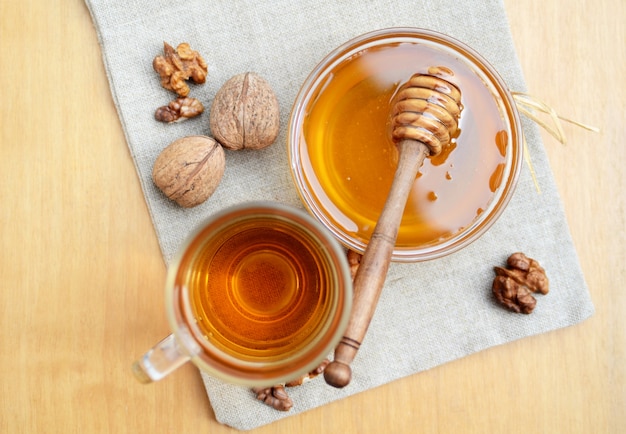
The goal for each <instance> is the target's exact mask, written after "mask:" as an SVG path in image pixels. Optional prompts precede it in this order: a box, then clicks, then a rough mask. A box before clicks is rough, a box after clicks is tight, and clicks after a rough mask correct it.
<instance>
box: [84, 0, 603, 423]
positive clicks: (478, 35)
mask: <svg viewBox="0 0 626 434" xmlns="http://www.w3.org/2000/svg"><path fill="white" fill-rule="evenodd" d="M86 4H87V6H88V8H89V10H90V12H91V15H92V18H93V22H94V24H95V29H96V32H97V34H98V38H99V42H100V46H101V50H102V55H103V59H104V64H105V68H106V72H107V74H108V79H109V82H110V87H111V92H112V95H113V99H114V101H115V104H116V107H117V110H118V114H119V118H120V120H121V123H122V126H123V129H124V132H125V135H126V140H127V144H128V147H129V149H130V152H131V154H132V158H133V160H134V162H135V165H136V169H137V174H138V176H139V179H140V181H141V185H142V188H143V192H144V194H145V199H146V201H147V204H148V208H149V210H150V213H151V217H152V221H153V223H154V226H155V228H156V233H157V236H158V239H159V243H160V247H161V249H162V253H163V256H164V258H165V261H166V262H169V260H170V258H171V257H172V255H173V254H174V252H175V251H176V249H177V247H178V246H179V244H180V243H181V241H182V240H183V239H184V237H185V236H186V235H187V234H188V232H189V231H190V230H191V228H193V227H194V226H195V225H196V224H198V223H199V222H200V221H201V220H202V219H203V218H205V217H206V216H207V215H209V214H212V213H213V212H215V211H217V210H219V209H222V208H224V207H226V206H229V205H234V204H237V203H240V202H244V201H248V200H272V201H278V202H282V203H286V204H290V205H293V206H297V207H302V204H301V203H300V201H299V197H298V195H297V193H296V189H295V187H294V185H293V182H292V180H291V175H290V172H289V164H288V160H287V149H286V144H285V141H286V127H287V122H288V116H289V112H290V110H291V107H292V104H293V101H294V99H295V96H296V94H297V92H298V90H299V87H300V85H301V84H302V83H303V81H304V80H305V78H306V77H307V75H308V74H309V72H310V71H311V70H312V69H313V68H314V66H315V65H316V64H317V63H318V62H319V61H320V60H321V59H322V58H323V57H324V56H325V55H326V54H328V53H329V52H330V51H332V50H333V49H334V48H336V47H337V46H339V45H341V44H343V43H344V42H346V41H348V40H349V39H352V38H353V37H356V36H358V35H360V34H363V33H366V32H369V31H372V30H377V29H382V28H387V27H400V26H405V27H419V28H426V29H430V30H435V31H438V32H441V33H446V34H448V35H450V36H452V37H454V38H456V39H458V40H460V41H462V42H464V43H466V44H467V45H469V46H471V47H472V48H474V49H475V50H477V51H478V52H479V53H481V54H482V55H483V56H484V57H485V58H486V59H487V61H489V62H490V63H491V64H492V65H493V66H494V67H495V68H496V69H497V70H498V71H499V73H500V75H501V76H502V77H503V79H504V80H505V82H506V83H507V84H508V86H509V88H510V89H512V90H517V91H524V90H525V83H524V79H523V74H522V71H521V68H520V65H519V63H518V60H517V58H516V53H515V50H514V47H513V43H512V39H511V35H510V31H509V28H508V23H507V18H506V14H505V10H504V6H503V4H502V1H501V0H483V1H475V0H413V1H408V0H359V1H353V0H346V1H340V2H337V1H334V0H301V1H297V2H295V1H289V0H260V1H254V2H252V1H235V2H233V1H226V0H210V1H209V0H205V1H202V0H189V1H185V2H172V1H164V0H124V1H111V0H86ZM164 41H166V42H168V43H170V44H171V45H173V46H176V45H177V44H179V43H180V42H189V43H190V45H191V47H192V48H193V49H195V50H198V51H199V52H200V53H201V54H202V55H203V57H204V58H205V60H206V61H207V63H208V65H209V74H208V79H207V83H205V84H204V85H201V86H195V85H191V86H192V90H191V95H192V96H194V97H196V98H198V99H200V100H201V101H202V102H203V103H204V104H205V106H206V107H207V108H209V107H210V103H211V101H212V99H213V97H214V96H215V93H216V91H217V90H218V89H219V87H221V85H222V84H223V83H224V82H225V81H226V80H227V79H228V78H230V77H231V76H233V75H235V74H238V73H241V72H246V71H255V72H257V73H259V74H260V75H261V76H263V77H264V78H266V79H267V80H268V81H269V83H270V84H271V86H272V87H273V88H274V90H275V91H276V94H277V96H278V99H279V103H280V109H281V123H282V125H281V130H280V134H279V137H278V139H277V141H276V143H275V144H273V145H272V146H270V147H269V148H266V149H264V150H262V151H250V152H247V151H242V152H231V151H228V152H227V155H226V160H227V162H226V173H225V175H224V178H223V180H222V182H221V184H220V186H219V188H218V189H217V191H216V192H215V193H214V195H213V196H212V197H211V198H210V199H209V200H208V201H207V202H205V203H204V204H202V205H200V206H198V207H196V208H193V209H182V208H180V207H178V206H177V205H176V204H175V203H173V202H171V201H169V200H168V199H166V198H165V197H164V196H163V195H162V194H161V193H160V192H159V191H158V190H157V189H156V187H155V186H154V185H153V183H152V180H151V170H152V165H153V163H154V161H155V159H156V157H157V155H158V154H159V153H160V152H161V150H162V149H163V148H165V147H166V146H167V145H168V144H169V143H171V142H172V141H173V140H175V139H177V138H180V137H182V136H186V135H193V134H205V135H210V131H209V127H208V113H207V112H208V110H207V111H206V112H205V113H204V114H203V115H202V116H200V117H199V118H194V119H191V120H188V121H186V122H183V123H180V124H172V125H166V124H162V123H159V122H157V121H155V120H154V117H153V115H154V111H155V109H156V108H157V107H158V106H162V105H166V104H167V103H168V102H169V101H170V100H171V99H173V94H172V93H171V92H169V91H167V90H165V89H163V88H162V87H161V86H160V83H159V78H158V76H157V74H156V73H155V72H154V71H153V69H152V59H153V58H154V57H155V56H156V55H158V54H160V53H161V52H162V47H163V42H164ZM523 127H524V134H525V137H526V139H527V143H528V150H529V151H530V155H531V158H532V161H533V167H534V169H535V172H536V174H537V181H538V183H539V186H540V190H541V193H539V192H538V191H537V189H536V188H535V185H534V183H533V180H532V178H531V176H530V172H529V170H528V167H526V166H525V167H524V169H523V172H522V174H521V178H520V181H519V184H518V187H517V190H516V192H515V194H514V197H513V199H512V200H511V202H510V204H509V205H508V207H507V209H506V211H505V212H504V214H503V215H502V216H501V217H500V219H499V220H498V222H497V223H496V224H495V225H494V226H493V227H492V228H491V229H490V230H489V231H488V232H487V233H486V234H485V235H484V236H483V237H481V238H480V239H479V240H478V241H476V242H474V243H473V244H472V245H470V246H469V247H467V248H465V249H463V250H462V251H460V252H457V253H455V254H453V255H450V256H448V257H445V258H443V259H437V260H434V261H429V262H424V263H413V264H392V266H391V269H390V271H389V275H388V277H387V280H386V283H385V288H384V290H383V294H382V296H381V299H380V302H379V305H378V307H377V311H376V314H375V316H374V318H373V320H372V323H371V326H370V328H369V331H368V334H367V336H366V338H365V340H364V342H363V345H362V347H361V350H360V351H359V354H358V355H357V357H356V360H355V361H354V364H353V380H352V382H351V384H350V385H349V386H347V387H346V388H344V389H342V390H337V389H334V388H331V387H329V386H327V385H326V384H325V383H324V381H323V379H318V380H315V381H312V382H309V383H307V384H306V385H304V386H301V387H296V388H291V389H289V393H290V395H291V396H292V398H293V401H294V407H293V409H292V410H291V411H290V412H289V413H282V412H278V411H276V410H274V409H272V408H269V407H267V406H266V405H265V404H263V403H260V402H258V401H256V399H255V397H254V394H253V393H252V392H251V391H250V390H249V389H247V388H242V387H236V386H232V385H229V384H223V383H222V382H220V381H218V380H215V379H213V378H210V377H208V376H206V375H204V374H202V379H203V381H204V384H205V386H206V390H207V393H208V396H209V399H210V401H211V405H212V407H213V409H214V411H215V416H216V418H217V420H218V421H219V422H221V423H224V424H228V425H230V426H233V427H236V428H239V429H251V428H254V427H257V426H260V425H263V424H267V423H270V422H272V421H275V420H277V419H279V418H282V417H287V416H290V415H294V414H297V413H300V412H303V411H306V410H308V409H311V408H314V407H316V406H320V405H323V404H326V403H328V402H331V401H333V400H337V399H341V398H343V397H346V396H349V395H352V394H355V393H358V392H360V391H363V390H366V389H369V388H373V387H376V386H379V385H381V384H384V383H387V382H390V381H393V380H396V379H399V378H402V377H405V376H408V375H411V374H414V373H416V372H420V371H424V370H426V369H429V368H432V367H434V366H437V365H439V364H442V363H445V362H449V361H451V360H454V359H458V358H461V357H464V356H466V355H469V354H471V353H474V352H476V351H480V350H482V349H485V348H488V347H491V346H494V345H500V344H504V343H506V342H510V341H513V340H516V339H520V338H523V337H526V336H531V335H535V334H538V333H544V332H548V331H550V330H554V329H558V328H561V327H566V326H569V325H572V324H576V323H578V322H580V321H582V320H584V319H586V318H588V317H589V316H590V315H592V313H593V304H592V302H591V299H590V296H589V292H588V288H587V286H586V283H585V280H584V277H583V275H582V272H581V269H580V265H579V262H578V259H577V255H576V251H575V249H574V246H573V244H572V240H571V237H570V234H569V229H568V226H567V223H566V220H565V217H564V213H563V209H562V206H561V202H560V198H559V196H558V192H557V190H556V187H555V183H554V180H553V178H552V174H551V171H550V167H549V164H548V161H547V158H546V155H545V153H544V150H543V145H542V143H541V139H540V136H539V134H538V129H537V127H536V126H535V125H534V124H533V123H532V122H529V121H526V120H525V121H524V126H523ZM515 251H523V252H525V253H526V254H528V255H529V256H530V257H533V258H535V259H537V260H538V261H539V262H540V263H541V264H542V265H543V266H544V267H545V269H546V270H547V272H548V276H549V278H550V280H551V282H550V283H551V292H550V293H549V294H548V295H546V296H540V297H539V300H538V305H537V308H536V309H535V311H534V312H533V314H532V315H528V316H527V315H516V314H512V313H509V312H508V311H506V310H504V309H502V308H500V307H499V306H497V305H496V304H495V302H494V300H493V298H492V295H491V282H492V280H493V276H494V274H493V269H492V267H493V266H494V265H502V264H503V263H504V261H505V260H506V258H507V257H508V255H510V254H511V253H513V252H515Z"/></svg>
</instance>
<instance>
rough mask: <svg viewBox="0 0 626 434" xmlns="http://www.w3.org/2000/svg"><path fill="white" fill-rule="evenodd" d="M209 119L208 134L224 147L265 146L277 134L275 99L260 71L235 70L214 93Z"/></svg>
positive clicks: (277, 118) (277, 123)
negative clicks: (237, 71) (240, 71)
mask: <svg viewBox="0 0 626 434" xmlns="http://www.w3.org/2000/svg"><path fill="white" fill-rule="evenodd" d="M209 122H210V127H211V133H212V135H213V136H214V137H215V139H216V140H217V141H218V142H220V144H222V146H224V147H225V148H228V149H231V150H239V149H261V148H265V147H266V146H269V145H271V144H272V143H274V141H275V140H276V137H277V136H278V129H279V124H280V109H279V106H278V99H277V98H276V94H275V93H274V91H273V90H272V88H271V87H270V85H269V83H268V82H267V81H266V80H265V79H264V78H263V77H261V76H260V75H258V74H256V73H254V72H246V73H243V74H239V75H236V76H234V77H232V78H231V79H229V80H228V81H227V82H226V83H224V85H223V86H222V87H221V89H220V90H219V91H218V92H217V94H216V95H215V99H214V100H213V104H212V106H211V114H210V119H209Z"/></svg>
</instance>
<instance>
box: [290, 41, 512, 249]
mask: <svg viewBox="0 0 626 434" xmlns="http://www.w3.org/2000/svg"><path fill="white" fill-rule="evenodd" d="M429 66H445V67H448V68H450V69H451V70H452V71H453V72H454V74H455V76H454V77H453V78H452V79H451V80H450V81H451V82H452V83H454V84H455V85H457V86H458V87H459V88H460V89H461V93H462V104H463V111H462V113H461V119H460V122H459V128H460V133H459V135H458V136H457V137H456V138H454V139H453V140H452V142H451V144H450V145H449V146H448V147H447V148H445V149H444V151H443V152H442V153H441V154H440V155H438V156H437V157H429V158H427V159H426V161H425V163H424V165H423V166H422V168H421V169H420V171H419V173H418V175H417V178H416V181H415V183H414V185H413V187H412V190H411V193H410V196H409V199H408V202H407V205H406V208H405V211H404V216H403V219H402V225H401V228H400V230H399V233H398V240H397V243H396V245H397V247H410V248H414V247H419V246H425V245H430V244H436V243H438V242H441V241H442V240H446V239H449V238H450V237H452V236H454V235H455V234H457V233H458V232H459V231H461V230H462V229H463V228H465V227H467V226H468V225H471V224H472V222H473V221H474V220H475V219H476V217H477V216H478V215H480V214H481V213H482V212H483V211H484V210H485V209H486V208H487V207H488V205H489V203H490V201H491V200H492V198H493V197H494V193H495V191H496V189H497V188H498V187H499V186H500V184H501V182H502V177H503V171H504V168H505V165H506V152H507V143H508V142H509V138H508V135H507V133H506V127H505V123H504V121H503V119H502V115H501V113H500V112H499V109H498V107H497V105H496V103H495V102H494V98H495V96H494V95H493V94H492V92H491V90H490V88H489V87H488V86H486V85H485V83H484V82H483V81H482V79H481V78H480V77H478V76H477V75H476V74H475V73H474V72H473V71H472V70H470V69H469V68H468V66H467V65H465V64H464V63H462V61H460V60H457V59H456V58H455V57H453V56H450V55H448V54H447V53H443V52H441V51H440V50H437V49H434V48H432V47H429V46H426V45H422V44H419V43H390V44H387V45H383V46H377V47H371V48H366V49H364V50H362V51H360V52H359V53H357V54H354V55H353V56H351V57H350V58H348V59H346V60H345V61H343V62H341V63H340V64H338V65H337V66H336V67H334V69H333V70H332V71H331V72H330V74H328V76H327V77H326V78H325V81H324V82H323V83H322V84H321V85H320V86H319V88H320V90H319V91H318V93H317V94H315V95H313V97H312V98H311V99H310V100H309V103H308V106H307V107H306V115H305V119H304V123H303V135H302V139H301V140H302V141H301V144H300V146H301V147H303V149H304V150H303V151H302V154H303V156H302V158H303V160H304V161H303V167H304V172H305V178H306V182H307V183H308V185H309V188H310V189H311V190H312V191H313V192H314V196H315V197H316V200H317V201H318V203H319V204H320V206H321V207H322V208H324V209H325V210H326V213H327V216H326V217H327V218H328V220H329V221H330V223H331V225H332V226H335V227H337V228H339V229H340V230H341V231H342V232H344V233H346V234H348V235H349V236H350V237H353V238H356V239H359V240H362V241H363V242H364V243H367V240H368V239H369V236H370V235H371V233H372V231H373V230H374V226H375V224H376V221H377V219H378V216H379V214H380V212H381V210H382V208H383V206H384V203H385V200H386V198H387V193H388V191H389V189H390V186H391V183H392V180H393V176H394V173H395V169H396V166H397V159H398V151H397V148H396V146H395V144H394V143H393V142H392V141H391V138H390V131H389V129H390V122H389V121H390V119H389V113H390V111H391V108H392V106H391V104H392V98H393V95H394V92H396V91H397V89H398V87H399V86H400V85H402V83H404V82H405V81H406V80H408V79H409V78H410V77H411V76H412V75H413V74H414V73H416V72H425V71H427V69H428V67H429Z"/></svg>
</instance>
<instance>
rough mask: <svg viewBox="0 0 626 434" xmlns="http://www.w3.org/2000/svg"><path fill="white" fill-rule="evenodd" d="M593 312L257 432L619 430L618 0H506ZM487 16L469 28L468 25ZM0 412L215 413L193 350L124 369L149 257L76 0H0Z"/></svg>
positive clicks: (124, 425)
mask: <svg viewBox="0 0 626 434" xmlns="http://www.w3.org/2000/svg"><path fill="white" fill-rule="evenodd" d="M505 4H506V9H507V13H508V16H509V20H510V24H511V28H512V32H513V37H514V41H515V45H516V49H517V52H518V56H519V59H520V61H521V63H522V66H523V70H524V73H525V76H526V79H527V83H528V86H529V91H530V93H532V94H533V95H535V96H538V97H540V98H541V99H542V100H544V101H546V102H548V103H549V104H550V105H552V106H553V107H555V108H556V109H557V110H558V111H559V113H561V114H563V115H565V116H568V117H571V118H573V119H576V120H580V121H584V122H586V123H589V124H591V125H595V126H597V127H599V128H600V129H601V132H600V133H592V132H587V131H584V130H582V129H579V128H576V127H573V126H569V125H565V132H566V134H567V136H568V138H569V142H568V144H567V145H566V146H563V145H561V144H559V143H557V142H556V141H555V140H554V139H552V138H551V137H550V136H548V135H547V134H544V142H545V147H546V148H547V152H548V154H549V158H550V162H551V165H552V169H553V171H554V175H555V178H556V182H557V184H558V189H559V192H560V194H561V196H562V199H563V203H564V207H565V211H566V214H567V219H568V222H569V224H570V227H571V232H572V235H573V238H574V242H575V245H576V247H577V250H578V254H579V256H580V262H581V265H582V268H583V271H584V274H585V277H586V280H587V282H588V284H589V287H590V291H591V296H592V298H593V301H594V303H595V306H596V313H595V315H594V316H593V317H592V318H591V319H589V320H587V321H585V322H583V323H581V324H579V325H576V326H573V327H570V328H567V329H563V330H559V331H556V332H551V333H547V334H543V335H540V336H536V337H531V338H527V339H523V340H521V341H517V342H514V343H511V344H507V345H504V346H500V347H496V348H492V349H489V350H486V351H482V352H480V353H478V354H475V355H472V356H470V357H466V358H464V359H461V360H458V361H455V362H452V363H449V364H446V365H444V366H440V367H437V368H435V369H432V370H429V371H427V372H424V373H420V374H417V375H414V376H411V377H409V378H406V379H402V380H400V381H396V382H394V383H391V384H389V385H386V386H383V387H380V388H377V389H375V390H370V391H368V392H364V393H361V394H358V395H356V396H353V397H350V398H348V399H344V400H341V401H339V402H335V403H332V404H330V405H326V406H324V407H322V408H318V409H314V410H311V411H309V412H306V413H304V414H301V415H297V416H293V417H289V418H287V419H285V420H282V421H280V422H277V423H274V424H271V425H268V426H265V427H262V428H259V429H257V430H256V431H254V432H258V433H270V432H271V433H289V434H293V433H309V432H310V433H318V432H337V433H368V432H372V433H382V432H385V433H386V432H392V433H421V432H424V433H430V432H441V433H456V432H464V433H487V432H492V433H502V432H507V433H624V432H626V320H625V318H626V290H625V289H626V287H625V286H626V283H625V282H626V272H625V268H626V267H625V265H624V263H625V262H624V261H625V260H626V249H625V247H624V246H625V244H626V239H625V237H624V228H625V220H626V219H625V216H626V211H625V206H626V201H625V197H626V195H625V194H624V189H625V188H626V184H625V179H626V172H625V170H624V167H625V163H626V158H625V157H626V152H625V149H626V144H625V139H624V133H626V129H625V127H624V125H625V118H624V113H625V112H626V110H625V108H626V107H625V102H624V101H626V91H625V85H624V83H625V73H626V60H625V56H626V46H625V41H626V33H625V30H624V28H625V25H624V23H626V13H625V8H626V7H625V2H624V1H623V0H598V1H596V2H589V1H583V0H574V1H566V0H559V1H545V0H521V1H514V0H506V1H505ZM488 31H489V29H488V28H486V29H485V32H488ZM0 95H1V98H0V134H1V139H0V178H1V181H0V199H1V205H0V284H1V285H2V292H1V295H0V326H1V330H2V346H1V352H0V432H2V433H73V432H77V433H78V432H80V433H92V432H96V433H100V432H102V433H124V432H137V433H188V432H189V433H190V432H195V433H209V432H211V433H226V432H232V431H234V430H233V429H231V428H229V427H225V426H222V425H220V424H218V423H217V422H216V420H215V417H214V415H213V412H212V410H211V407H210V405H209V402H208V399H207V397H206V394H205V392H204V389H203V386H202V384H201V381H200V379H199V376H198V374H197V371H196V370H195V369H194V368H193V367H192V366H186V367H184V368H182V370H181V371H179V372H177V373H176V374H175V376H173V377H170V378H168V379H166V380H164V381H162V382H160V383H158V384H154V385H150V386H141V385H139V384H137V383H136V382H135V380H134V378H133V377H132V375H131V373H130V364H131V362H132V361H133V359H134V358H135V357H136V356H138V355H139V354H141V353H142V352H143V351H144V350H146V349H147V348H148V347H149V346H150V345H151V344H153V343H154V342H155V340H156V339H157V338H158V337H160V336H161V335H165V334H166V332H167V330H168V327H167V323H166V319H165V316H164V306H163V300H162V297H161V291H162V290H161V288H162V287H163V284H164V276H165V265H164V263H163V259H162V257H161V254H160V251H159V247H158V245H157V239H156V235H155V232H154V229H153V227H152V224H151V221H150V218H149V215H148V209H147V207H146V205H145V202H144V198H143V195H142V192H141V189H140V186H139V181H138V178H137V176H136V173H135V168H134V166H133V162H132V159H131V156H130V153H129V151H128V149H127V146H126V143H125V139H124V135H123V132H122V128H121V125H120V122H119V119H118V117H117V114H116V111H115V108H114V105H113V101H112V98H111V94H110V91H109V85H108V82H107V79H106V75H105V70H104V66H103V63H102V58H101V53H100V49H99V46H98V42H97V38H96V33H95V31H94V28H93V26H92V22H91V19H90V16H89V13H88V10H87V8H86V6H85V4H84V3H83V2H82V1H80V0H65V1H61V0H50V1H35V0H2V2H0Z"/></svg>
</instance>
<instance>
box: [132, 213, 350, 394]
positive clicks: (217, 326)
mask: <svg viewBox="0 0 626 434" xmlns="http://www.w3.org/2000/svg"><path fill="white" fill-rule="evenodd" d="M167 280H168V281H167V285H166V286H167V288H166V289H167V301H168V316H169V320H170V324H171V325H172V328H173V330H174V334H173V335H172V336H173V337H168V338H167V339H170V342H169V344H168V343H166V344H164V343H163V342H166V341H167V339H166V340H165V341H163V342H162V343H160V344H158V345H157V347H155V348H158V349H160V350H161V351H160V352H153V353H150V352H149V353H147V354H146V356H144V359H142V360H141V361H139V362H138V363H137V364H136V366H135V373H136V374H137V375H138V377H139V378H140V379H141V380H142V381H146V382H148V381H154V380H155V379H159V378H160V376H163V375H166V374H167V373H168V372H166V373H165V374H163V375H160V374H158V372H157V374H155V375H152V374H153V372H152V371H158V370H159V369H160V367H159V366H158V365H159V363H160V360H158V357H159V356H158V354H161V353H165V354H167V353H168V351H170V350H163V349H162V348H160V347H162V346H165V347H166V348H169V347H174V349H173V350H171V351H172V352H174V353H175V354H174V357H169V358H170V359H174V358H176V357H178V355H181V356H182V357H183V358H184V357H187V359H186V360H183V361H182V362H183V363H184V362H185V361H187V360H191V361H193V362H194V363H195V364H196V365H198V366H199V367H200V368H201V369H202V370H204V371H205V372H208V373H209V374H212V375H215V376H217V377H219V378H221V379H223V380H226V381H229V382H233V383H239V384H246V385H253V386H259V385H270V384H277V383H280V382H285V381H289V380H292V379H294V378H296V377H297V376H299V375H301V374H304V373H306V372H309V371H310V370H312V369H313V368H315V367H316V366H317V365H318V364H319V363H320V362H321V361H322V360H323V358H324V357H325V356H326V355H328V353H329V352H330V351H332V349H333V348H334V346H335V345H336V343H337V342H338V341H339V339H340V338H341V334H342V333H343V330H344V329H345V326H346V324H347V321H348V315H349V311H350V307H351V300H352V284H351V280H350V275H349V270H348V266H347V260H346V256H345V251H344V250H343V248H341V246H340V245H339V243H338V242H337V241H335V240H334V239H333V238H332V236H331V235H330V233H328V232H327V231H326V229H325V228H324V227H323V226H322V225H321V224H319V223H318V222H316V221H315V220H314V219H313V218H312V217H310V216H309V215H307V214H306V213H304V212H302V211H299V210H295V209H292V208H290V207H287V206H284V205H280V204H276V203H264V202H262V203H250V204H244V205H241V206H239V207H234V208H231V209H228V210H226V211H223V212H221V213H218V214H217V215H215V216H213V217H211V218H209V220H208V221H207V222H206V224H205V225H204V226H203V227H201V228H200V229H198V230H197V231H196V232H195V233H194V234H192V235H191V236H190V237H189V239H188V241H187V242H186V244H185V245H184V246H183V248H182V249H181V251H180V252H179V254H178V255H177V257H176V258H174V260H173V262H172V265H170V269H169V271H168V279H167ZM168 345H169V347H168ZM151 358H156V359H157V360H156V361H155V360H151ZM159 375H160V376H159Z"/></svg>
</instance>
